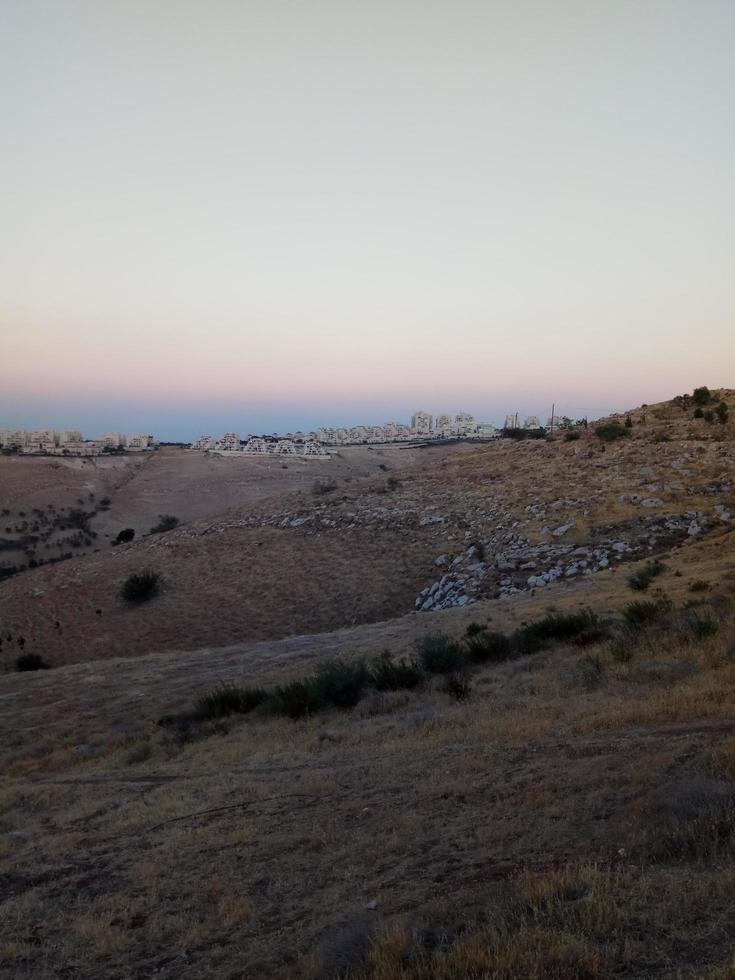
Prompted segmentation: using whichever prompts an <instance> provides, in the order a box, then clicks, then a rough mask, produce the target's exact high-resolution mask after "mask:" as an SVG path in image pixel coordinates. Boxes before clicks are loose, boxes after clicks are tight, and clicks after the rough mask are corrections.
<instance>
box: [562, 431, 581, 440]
mask: <svg viewBox="0 0 735 980" xmlns="http://www.w3.org/2000/svg"><path fill="white" fill-rule="evenodd" d="M579 436H580V433H579V432H577V431H576V430H574V429H571V430H570V431H569V432H565V433H564V442H576V441H577V439H579Z"/></svg>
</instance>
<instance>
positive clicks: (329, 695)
mask: <svg viewBox="0 0 735 980" xmlns="http://www.w3.org/2000/svg"><path fill="white" fill-rule="evenodd" d="M369 681H370V671H369V670H368V667H367V664H366V663H365V661H364V660H343V659H339V658H338V659H335V660H324V661H322V662H321V663H320V664H318V665H317V667H316V669H315V671H314V674H313V676H312V677H311V679H310V680H309V681H308V683H309V684H310V686H311V688H312V691H313V694H314V697H315V698H316V700H317V702H318V703H319V704H320V705H334V707H336V708H354V706H355V705H356V704H357V702H358V701H359V700H360V698H361V697H362V694H363V691H364V690H365V688H366V687H367V685H368V683H369Z"/></svg>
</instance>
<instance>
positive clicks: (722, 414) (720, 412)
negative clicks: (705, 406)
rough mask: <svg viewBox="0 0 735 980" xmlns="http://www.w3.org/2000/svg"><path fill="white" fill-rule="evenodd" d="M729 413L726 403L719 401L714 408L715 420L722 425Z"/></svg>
mask: <svg viewBox="0 0 735 980" xmlns="http://www.w3.org/2000/svg"><path fill="white" fill-rule="evenodd" d="M729 414H730V413H729V412H728V409H727V405H726V404H725V403H724V402H720V404H719V405H718V406H717V408H716V409H715V415H716V416H717V421H718V422H720V424H721V425H724V424H725V422H727V420H728V417H729Z"/></svg>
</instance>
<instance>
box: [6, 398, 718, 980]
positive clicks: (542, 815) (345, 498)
mask: <svg viewBox="0 0 735 980" xmlns="http://www.w3.org/2000/svg"><path fill="white" fill-rule="evenodd" d="M715 394H716V400H717V401H718V402H719V401H720V400H723V401H724V402H725V403H726V404H727V405H728V406H730V420H729V421H726V422H725V423H723V424H720V423H719V422H717V421H715V422H707V421H705V420H703V419H701V418H698V419H695V418H693V412H692V409H693V406H692V405H691V404H690V403H689V402H686V401H684V402H683V403H682V402H681V401H679V402H678V403H677V402H676V401H673V402H667V403H662V404H660V405H652V406H643V407H640V408H638V409H635V410H632V411H630V412H629V413H623V414H622V415H621V416H620V418H619V419H618V421H619V422H620V423H621V424H622V427H623V428H624V429H625V430H626V431H625V432H624V433H623V434H622V435H620V436H619V437H618V438H613V439H611V440H609V441H607V440H606V439H605V438H602V437H601V436H600V435H598V434H597V433H596V431H595V430H596V426H595V425H591V426H590V428H589V429H587V430H585V429H580V430H578V431H576V432H575V436H574V437H573V438H565V437H564V435H563V434H558V435H557V436H556V437H555V438H554V439H553V440H551V441H546V440H539V441H530V440H528V441H518V442H516V441H512V440H510V439H504V440H501V441H499V442H497V443H492V444H471V443H464V444H457V445H453V446H445V447H439V446H437V447H433V448H426V449H422V450H412V451H406V452H402V451H399V450H385V451H379V450H368V449H354V450H345V451H342V452H341V454H340V456H338V457H336V458H335V459H334V460H332V461H330V462H328V463H327V462H319V463H317V464H311V463H310V464H294V463H291V462H289V464H288V466H289V468H288V470H283V471H280V472H277V471H276V469H275V468H274V467H275V466H277V465H278V464H272V463H263V464H260V463H259V461H256V462H255V463H253V462H252V461H247V462H245V464H244V466H243V461H239V460H235V461H230V460H227V461H225V460H215V459H212V458H210V457H207V456H204V455H201V456H196V455H194V454H184V453H183V452H182V451H179V450H174V449H164V450H161V451H160V452H159V453H157V454H153V455H151V456H150V458H148V459H146V460H144V461H140V460H137V459H130V460H129V459H127V458H126V459H125V462H124V467H123V464H119V466H121V467H123V468H122V471H120V470H119V469H118V468H117V466H116V467H113V468H111V471H110V472H107V471H105V472H104V473H102V474H100V473H97V474H96V475H95V480H96V482H95V481H94V480H92V477H91V475H90V474H88V473H86V472H83V468H80V469H79V471H77V470H76V469H73V470H72V471H71V472H70V473H67V472H66V471H64V472H63V473H62V474H55V471H54V474H51V475H48V474H47V469H44V465H45V464H46V461H42V460H22V459H1V458H0V498H2V499H1V500H0V503H2V505H3V506H5V507H7V508H9V509H10V510H11V512H12V520H13V521H15V520H16V518H17V516H18V512H19V511H20V510H24V511H26V513H30V512H31V511H32V508H33V507H37V508H39V509H42V508H46V509H48V506H49V504H52V505H53V506H54V508H56V509H57V510H60V509H61V507H62V506H65V507H73V506H75V501H76V500H77V499H78V498H79V497H80V496H81V495H82V494H83V493H84V492H85V491H86V493H87V494H89V493H94V494H95V499H97V498H98V497H99V496H100V495H103V496H109V498H110V505H109V509H105V510H102V511H99V512H97V513H96V514H95V515H94V517H93V518H92V519H91V526H92V527H93V528H94V529H96V532H97V535H98V537H97V539H95V543H94V546H90V547H87V546H84V547H83V548H82V553H81V554H79V555H76V556H74V557H72V558H69V559H67V560H63V561H58V562H55V563H53V564H45V565H42V566H41V567H37V568H30V569H26V570H24V571H21V572H19V573H17V574H15V575H12V576H10V577H7V578H6V579H5V580H4V581H2V582H0V633H1V634H2V647H1V648H0V650H1V652H0V658H1V659H0V663H1V664H2V667H3V669H4V670H5V673H4V674H3V676H2V681H1V682H0V704H1V705H2V711H1V713H0V719H1V721H0V724H1V725H2V740H1V741H0V760H1V763H2V770H1V771H2V777H1V779H2V785H1V787H0V793H1V796H0V902H1V904H0V977H2V978H6V977H7V978H11V977H12V978H16V977H29V978H30V977H32V978H47V977H48V978H54V977H59V978H62V977H63V978H77V977H80V978H89V980H117V978H123V977H125V978H128V977H129V978H136V980H137V978H141V980H142V978H149V977H150V978H153V977H158V978H171V980H173V978H177V980H178V978H185V980H188V978H191V980H200V978H221V977H224V978H232V980H235V978H242V980H244V978H259V977H263V978H267V977H279V978H281V977H282V978H289V977H295V978H304V980H330V978H337V977H352V978H355V980H358V978H362V980H368V978H371V980H398V978H405V980H452V978H464V977H466V978H476V980H480V978H521V977H523V978H525V977H528V978H557V980H566V978H572V980H573V978H577V980H596V978H606V977H620V976H625V977H660V978H670V980H674V978H677V980H681V978H700V977H701V978H707V980H725V978H730V980H732V978H735V956H734V954H733V935H735V912H733V909H735V422H733V417H734V416H735V392H733V391H721V392H717V393H715ZM628 417H629V418H630V421H631V424H630V425H629V426H626V425H625V419H626V418H628ZM27 463H28V464H30V465H32V466H33V467H35V468H36V469H35V470H34V471H33V472H32V475H31V476H28V473H29V472H31V471H30V470H29V471H26V472H25V473H24V472H23V469H22V468H23V466H25V464H27ZM116 464H117V461H116ZM261 465H262V466H270V467H271V468H270V469H268V470H260V469H258V468H257V467H258V466H261ZM238 467H242V469H239V470H238ZM317 467H318V469H317ZM179 474H181V480H180V481H179ZM62 476H63V480H62V479H61V477H62ZM220 480H221V483H220V482H219V481H220ZM55 481H56V482H55ZM315 481H316V482H317V483H318V484H319V485H318V486H317V485H315ZM90 482H91V483H92V484H93V486H92V489H90V488H89V486H88V484H89V483H90ZM3 501H4V503H3ZM165 513H168V514H174V515H175V516H177V517H179V518H180V521H181V523H180V524H179V526H177V527H176V528H175V529H173V530H171V531H167V532H164V533H154V534H149V533H147V532H148V530H149V528H150V526H152V525H153V524H155V522H156V519H157V518H158V515H159V514H165ZM125 527H134V528H135V529H136V536H135V538H134V540H133V541H132V542H130V543H121V544H118V545H114V546H113V545H112V544H111V543H110V542H111V540H113V539H114V537H115V536H116V534H117V533H118V531H119V530H121V529H122V528H125ZM95 548H98V549H99V550H95ZM144 569H150V570H153V571H154V572H156V573H157V574H158V575H159V576H160V591H159V593H158V594H157V595H155V596H154V597H152V598H150V599H149V600H148V601H145V602H140V603H138V604H131V603H126V602H125V601H124V600H123V599H122V598H121V596H120V589H121V586H122V584H123V583H124V581H125V579H126V577H127V576H128V575H130V574H132V573H135V572H140V571H142V570H144ZM21 639H22V641H23V642H22V644H21V643H20V640H21ZM384 651H389V653H390V658H391V659H390V661H389V663H391V664H393V665H396V664H400V665H402V668H403V669H404V673H405V675H406V676H405V678H403V679H401V680H400V681H399V680H395V678H394V680H395V683H393V682H391V683H390V684H385V685H382V684H380V683H379V682H378V681H377V680H376V678H378V677H379V676H382V675H380V674H379V673H378V666H377V665H378V664H379V663H380V662H381V661H380V660H379V659H378V658H380V656H381V654H383V653H384ZM437 651H438V653H437ZM25 654H36V655H38V656H40V657H42V658H43V660H44V661H45V662H46V663H47V664H49V665H50V667H51V668H52V669H45V670H43V669H42V670H36V671H26V672H17V671H16V670H15V669H14V666H15V663H16V660H17V658H18V657H19V656H22V655H25ZM442 656H443V657H445V658H448V659H446V663H445V664H444V666H441V665H440V664H439V660H440V659H441V657H442ZM432 657H433V660H432ZM437 658H438V659H437ZM335 663H336V664H337V665H338V672H339V675H340V678H342V680H343V681H344V683H345V685H347V686H346V687H345V688H340V689H339V691H338V692H337V694H335V693H334V691H332V694H331V695H330V697H332V700H331V701H330V700H329V697H327V696H326V695H324V696H323V697H324V699H323V701H322V702H320V703H317V702H316V701H314V702H313V703H310V706H309V708H308V709H307V710H303V711H301V710H300V709H299V710H296V708H294V702H293V701H291V702H289V701H288V697H293V695H294V691H295V690H296V688H298V685H296V688H295V687H294V685H293V682H295V681H303V680H304V679H307V681H308V683H305V684H303V685H302V688H304V690H307V689H308V690H307V693H308V691H311V690H312V688H311V687H309V685H310V684H312V681H311V680H309V679H310V678H312V677H315V678H317V681H318V680H319V678H321V680H322V688H319V690H321V691H322V692H323V691H324V690H326V689H327V688H325V687H324V684H323V682H324V677H325V676H326V675H325V674H324V671H325V669H332V670H334V664H335ZM364 664H368V665H370V671H371V673H366V671H367V667H363V665H364ZM330 665H331V667H330ZM320 671H322V673H321V674H320ZM350 671H351V672H352V673H350ZM360 671H362V672H363V673H362V674H361V673H360ZM391 676H393V675H391ZM396 676H397V675H396ZM348 677H349V678H351V680H350V681H349V683H350V684H352V685H353V687H354V688H355V690H357V687H355V685H358V686H359V690H357V693H356V695H355V697H354V698H351V697H350V691H351V689H350V688H349V684H347V681H346V680H345V678H348ZM355 677H362V680H360V681H359V683H358V681H355ZM316 683H317V682H316V681H315V682H314V684H316ZM288 685H291V686H290V687H289V686H288ZM360 685H361V686H360ZM312 687H313V690H317V687H316V686H314V685H313V684H312ZM299 691H300V695H299V696H301V694H303V693H304V691H302V690H300V689H299ZM299 691H297V692H296V693H299ZM345 691H346V693H345ZM213 693H214V696H213V697H211V698H208V697H207V696H208V695H212V694H213ZM256 695H257V696H256ZM308 696H309V697H312V694H309V695H308ZM313 696H314V697H315V696H316V695H313ZM248 697H252V698H253V701H252V704H251V703H249V702H248V704H247V705H245V700H246V699H247V698H248ZM237 699H239V700H237ZM235 705H236V706H235ZM289 705H291V708H292V709H293V710H290V708H289Z"/></svg>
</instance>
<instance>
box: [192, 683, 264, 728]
mask: <svg viewBox="0 0 735 980" xmlns="http://www.w3.org/2000/svg"><path fill="white" fill-rule="evenodd" d="M267 697H268V692H267V691H266V690H265V689H264V688H262V687H238V686H237V685H235V684H222V685H221V686H220V687H217V688H215V689H214V690H213V691H210V692H209V694H205V695H204V697H202V698H200V699H199V701H197V703H196V706H195V711H196V714H197V716H198V717H199V718H203V719H207V720H212V719H214V718H224V717H226V716H227V715H233V714H239V715H245V714H248V713H249V712H250V711H252V710H253V709H254V708H257V707H258V705H261V704H263V702H264V701H265V700H266V698H267Z"/></svg>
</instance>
